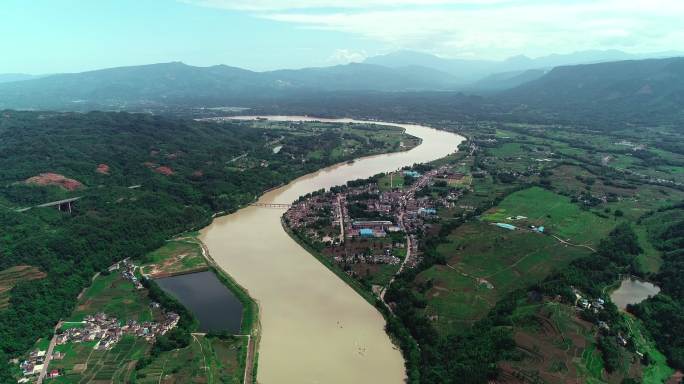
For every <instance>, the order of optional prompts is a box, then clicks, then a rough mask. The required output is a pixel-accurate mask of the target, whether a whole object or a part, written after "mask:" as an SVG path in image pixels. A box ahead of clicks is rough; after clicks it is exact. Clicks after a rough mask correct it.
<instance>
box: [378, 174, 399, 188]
mask: <svg viewBox="0 0 684 384" xmlns="http://www.w3.org/2000/svg"><path fill="white" fill-rule="evenodd" d="M394 188H399V189H402V188H404V175H403V174H401V173H400V172H394V173H392V174H386V175H385V176H383V177H382V178H381V179H380V180H378V189H380V191H381V192H384V191H389V190H392V189H394Z"/></svg>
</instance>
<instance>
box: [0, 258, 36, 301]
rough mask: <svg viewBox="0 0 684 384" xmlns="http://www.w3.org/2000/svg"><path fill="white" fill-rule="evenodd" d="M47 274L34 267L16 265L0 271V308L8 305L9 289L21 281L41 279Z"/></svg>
mask: <svg viewBox="0 0 684 384" xmlns="http://www.w3.org/2000/svg"><path fill="white" fill-rule="evenodd" d="M45 276H47V275H46V274H45V273H44V272H42V271H41V270H40V269H38V268H36V267H32V266H29V265H18V266H16V267H11V268H7V269H5V270H3V271H0V310H2V309H3V308H6V307H7V306H8V305H9V300H10V291H11V290H12V288H13V287H14V286H15V285H16V284H17V283H19V282H21V281H29V280H36V279H43V278H45Z"/></svg>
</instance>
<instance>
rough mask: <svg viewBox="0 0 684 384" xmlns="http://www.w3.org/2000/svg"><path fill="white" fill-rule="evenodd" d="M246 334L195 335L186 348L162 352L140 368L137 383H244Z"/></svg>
mask: <svg viewBox="0 0 684 384" xmlns="http://www.w3.org/2000/svg"><path fill="white" fill-rule="evenodd" d="M245 348H246V339H245V338H234V339H232V338H231V339H219V338H216V337H205V336H199V335H198V336H193V342H192V343H191V344H190V345H189V346H188V347H186V348H183V349H180V350H173V351H168V352H163V353H162V354H161V355H159V356H158V357H156V358H155V359H154V360H153V361H152V362H151V363H150V364H149V365H148V366H146V367H145V368H144V369H142V370H140V371H139V372H138V377H137V380H136V382H137V383H150V384H153V383H155V384H156V383H160V382H163V383H178V384H181V383H208V384H213V383H216V384H218V383H226V384H229V383H235V384H238V383H242V378H243V372H244V361H243V356H244V350H245Z"/></svg>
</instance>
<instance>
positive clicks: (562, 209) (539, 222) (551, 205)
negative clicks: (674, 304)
mask: <svg viewBox="0 0 684 384" xmlns="http://www.w3.org/2000/svg"><path fill="white" fill-rule="evenodd" d="M516 217H522V218H521V219H518V220H516V219H515V218H516ZM482 218H483V220H485V221H488V222H502V223H509V224H513V225H516V226H521V227H523V226H524V227H527V226H529V225H535V226H537V227H539V226H543V227H544V228H545V232H550V233H552V234H555V235H557V236H559V237H560V238H562V239H564V240H566V241H569V242H571V243H574V244H586V245H589V246H592V245H593V246H595V245H596V244H597V243H598V241H599V240H600V239H602V238H603V237H604V236H606V235H607V234H608V233H609V232H610V230H611V229H612V228H613V227H614V226H615V222H613V221H610V220H607V219H604V218H601V217H599V216H597V215H594V214H592V213H591V212H588V211H586V210H582V209H580V208H579V207H578V206H577V205H576V204H573V203H572V202H571V201H570V198H568V197H566V196H561V195H558V194H556V193H553V192H551V191H549V190H546V189H543V188H540V187H532V188H528V189H524V190H522V191H518V192H515V193H513V194H511V195H509V196H507V197H506V198H505V199H504V200H503V201H502V202H501V203H500V204H499V205H498V206H497V207H495V208H492V209H490V210H489V211H487V212H486V213H485V214H484V215H483V216H482Z"/></svg>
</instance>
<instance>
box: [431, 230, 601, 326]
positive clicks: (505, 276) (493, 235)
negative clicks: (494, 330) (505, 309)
mask: <svg viewBox="0 0 684 384" xmlns="http://www.w3.org/2000/svg"><path fill="white" fill-rule="evenodd" d="M447 240H448V241H447V242H446V243H444V244H441V245H440V246H439V247H438V248H437V251H438V252H439V253H440V254H441V255H443V256H444V257H445V258H446V259H447V265H446V266H440V265H436V266H433V267H431V268H429V269H428V270H426V271H424V272H422V273H421V274H420V275H419V276H418V279H419V280H420V281H428V280H432V282H433V287H432V288H431V289H430V290H429V291H428V292H427V293H426V298H427V300H428V307H427V309H426V311H427V314H428V315H430V316H436V318H435V324H436V325H437V328H438V329H440V330H442V331H452V330H458V328H459V327H460V326H462V325H463V324H470V323H472V322H473V321H475V320H477V319H480V318H481V317H483V316H484V315H485V314H486V313H487V312H488V311H489V309H490V308H492V307H493V306H494V304H495V303H496V301H497V300H499V299H501V298H502V297H503V296H504V295H506V294H507V293H509V292H511V291H513V290H515V289H517V288H522V287H525V286H527V285H529V284H531V283H534V282H536V281H539V280H541V279H543V278H544V277H546V276H547V275H549V274H550V273H551V272H552V271H553V270H554V269H556V268H561V267H562V266H563V265H566V264H567V263H569V262H570V261H572V260H574V259H575V258H578V257H581V256H584V255H587V254H588V253H589V252H590V251H589V250H587V249H585V248H579V247H569V246H565V245H563V244H560V243H559V242H558V241H556V240H555V239H553V238H551V237H550V236H546V235H542V234H538V233H533V232H528V231H510V230H506V229H501V228H498V227H496V226H493V225H491V224H489V223H486V222H471V223H467V224H464V225H462V226H460V227H459V228H457V229H456V230H455V231H454V232H452V234H451V235H450V236H449V237H448V238H447Z"/></svg>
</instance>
